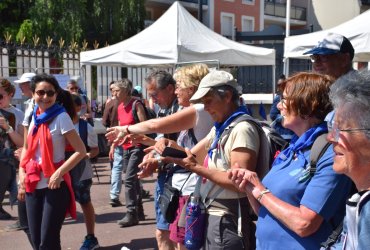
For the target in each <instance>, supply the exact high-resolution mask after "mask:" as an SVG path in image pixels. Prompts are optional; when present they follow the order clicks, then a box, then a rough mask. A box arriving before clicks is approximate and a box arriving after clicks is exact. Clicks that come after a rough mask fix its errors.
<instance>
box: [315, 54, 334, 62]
mask: <svg viewBox="0 0 370 250" xmlns="http://www.w3.org/2000/svg"><path fill="white" fill-rule="evenodd" d="M334 55H335V54H334ZM331 56H332V55H311V56H310V59H311V62H312V63H315V62H323V63H326V62H328V61H329V60H330V58H331Z"/></svg>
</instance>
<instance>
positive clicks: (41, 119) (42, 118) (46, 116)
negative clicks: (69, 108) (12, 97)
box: [32, 103, 66, 135]
mask: <svg viewBox="0 0 370 250" xmlns="http://www.w3.org/2000/svg"><path fill="white" fill-rule="evenodd" d="M38 108H39V106H38V105H35V107H34V109H33V113H32V115H33V120H34V123H35V127H34V128H33V131H32V135H35V134H36V133H37V130H38V129H39V126H40V125H41V124H43V123H45V122H48V121H51V120H52V119H54V118H55V117H56V116H57V115H59V114H60V113H63V112H66V110H65V109H64V107H62V106H61V105H59V104H57V103H55V104H54V105H53V106H51V107H50V108H48V109H47V110H45V112H44V113H42V114H39V115H37V114H36V112H37V110H38Z"/></svg>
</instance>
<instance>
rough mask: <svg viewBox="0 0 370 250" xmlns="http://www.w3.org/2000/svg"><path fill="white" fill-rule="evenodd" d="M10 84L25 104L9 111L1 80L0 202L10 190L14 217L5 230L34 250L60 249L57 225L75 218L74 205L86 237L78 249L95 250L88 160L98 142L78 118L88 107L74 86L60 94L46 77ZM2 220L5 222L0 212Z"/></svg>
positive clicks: (7, 89) (9, 90) (8, 93)
mask: <svg viewBox="0 0 370 250" xmlns="http://www.w3.org/2000/svg"><path fill="white" fill-rule="evenodd" d="M15 84H17V85H18V86H19V88H20V90H21V92H22V94H23V95H24V96H25V97H26V98H28V99H27V101H26V102H25V103H24V104H25V107H24V112H23V111H21V110H20V109H17V108H15V107H14V106H12V105H11V100H12V97H13V96H14V93H15V87H14V86H13V85H12V84H11V83H10V82H9V81H8V80H6V79H1V86H0V95H1V98H0V104H1V106H0V107H1V113H2V116H1V118H0V126H1V127H2V130H3V132H4V133H3V134H2V135H1V140H2V144H1V145H2V148H1V160H2V163H4V164H2V166H1V167H2V168H4V170H5V169H6V171H2V173H4V175H3V174H2V175H1V176H2V178H4V181H2V182H1V185H2V188H3V189H2V190H1V193H2V198H1V201H2V200H3V195H4V194H5V191H6V190H7V189H8V190H10V194H11V195H10V197H11V201H13V200H14V201H15V200H16V199H17V198H18V216H19V218H18V221H17V222H16V223H15V224H12V225H9V226H8V227H7V230H17V229H23V230H24V231H25V233H26V234H27V236H28V239H29V242H30V245H31V246H32V247H33V248H34V249H60V248H61V244H60V230H61V227H62V224H63V222H64V219H65V217H66V214H69V215H70V216H71V217H72V218H76V205H75V202H76V201H77V202H78V203H79V204H80V205H81V209H82V211H83V214H84V219H85V225H86V231H87V235H86V237H85V240H84V242H83V245H82V246H81V249H83V250H86V249H96V248H98V247H99V244H98V241H97V238H96V237H95V235H94V231H95V211H94V207H93V204H92V202H91V196H90V188H91V185H92V175H93V174H92V169H91V165H90V162H89V159H90V158H94V157H96V156H97V155H98V153H99V148H98V139H97V135H96V133H95V132H94V130H93V127H92V126H91V125H90V124H89V123H88V118H89V115H88V114H87V113H86V111H85V112H83V113H81V110H83V109H84V108H85V109H86V106H87V105H86V104H85V105H83V98H82V97H81V95H80V94H79V93H78V92H77V91H74V89H73V87H71V86H74V85H76V82H74V81H73V80H71V81H70V82H68V84H67V89H68V90H63V89H62V88H61V87H60V85H59V83H58V81H57V80H56V79H55V78H54V77H53V76H51V75H47V74H38V75H36V74H34V73H25V74H23V75H22V77H21V78H20V79H18V80H16V81H15ZM3 142H4V143H3ZM6 156H7V158H5V157H6ZM18 166H19V170H18V172H19V180H18V188H17V182H16V169H17V168H18ZM13 196H14V197H15V199H13V198H12V197H13ZM1 216H2V219H3V218H7V219H9V218H10V215H9V214H8V213H7V212H5V211H4V210H3V209H2V214H1Z"/></svg>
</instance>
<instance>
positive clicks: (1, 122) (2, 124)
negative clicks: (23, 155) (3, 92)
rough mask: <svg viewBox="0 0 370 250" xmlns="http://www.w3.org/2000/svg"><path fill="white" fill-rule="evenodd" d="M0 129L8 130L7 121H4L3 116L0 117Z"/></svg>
mask: <svg viewBox="0 0 370 250" xmlns="http://www.w3.org/2000/svg"><path fill="white" fill-rule="evenodd" d="M0 127H1V128H2V129H4V130H8V129H9V123H8V120H7V119H5V117H3V116H0Z"/></svg>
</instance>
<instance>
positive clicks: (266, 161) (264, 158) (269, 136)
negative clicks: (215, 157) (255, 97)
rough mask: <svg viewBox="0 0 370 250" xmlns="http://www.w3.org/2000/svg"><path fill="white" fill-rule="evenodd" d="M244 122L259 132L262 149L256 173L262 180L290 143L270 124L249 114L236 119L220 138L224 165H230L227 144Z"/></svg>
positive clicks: (260, 149)
mask: <svg viewBox="0 0 370 250" xmlns="http://www.w3.org/2000/svg"><path fill="white" fill-rule="evenodd" d="M242 121H246V122H248V123H250V124H252V125H253V126H254V127H255V128H256V129H257V130H258V134H259V138H260V148H259V153H258V159H257V164H256V166H258V168H256V173H257V175H258V177H259V178H261V179H262V178H263V177H264V176H265V175H266V174H267V172H268V171H269V170H270V169H271V166H272V163H273V161H274V159H275V157H276V154H278V153H279V152H280V151H281V150H282V149H283V148H284V147H285V146H286V144H287V143H288V142H287V141H286V140H285V139H284V138H283V137H281V135H280V134H279V133H277V132H276V131H275V130H274V129H273V128H271V127H270V125H269V124H268V123H265V122H261V121H258V120H256V119H254V118H253V117H251V116H250V115H247V114H244V115H240V116H238V117H237V118H235V119H234V121H232V123H231V124H230V125H229V126H228V127H227V128H225V130H224V132H223V133H222V134H221V136H220V140H219V144H220V146H219V149H218V150H220V152H221V159H222V162H223V164H224V165H225V164H226V165H228V164H227V162H226V159H225V157H224V152H223V149H224V146H225V143H226V141H227V139H228V137H229V136H230V133H231V131H232V129H233V128H234V127H235V126H236V125H237V124H238V123H239V122H242Z"/></svg>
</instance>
